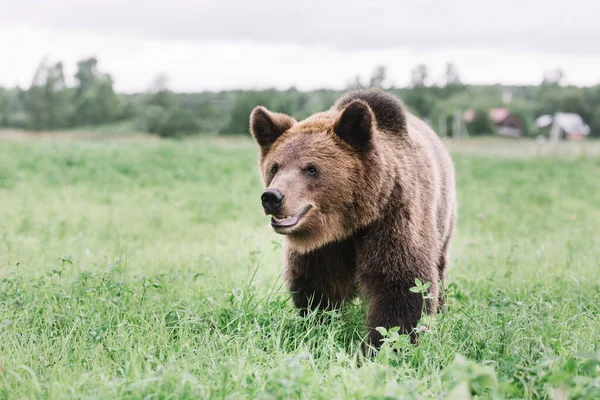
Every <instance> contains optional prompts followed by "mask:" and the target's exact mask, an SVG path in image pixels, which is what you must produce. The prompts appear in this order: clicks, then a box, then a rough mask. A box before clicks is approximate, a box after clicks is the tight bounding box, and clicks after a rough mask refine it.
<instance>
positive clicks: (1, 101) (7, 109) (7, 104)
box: [0, 87, 12, 127]
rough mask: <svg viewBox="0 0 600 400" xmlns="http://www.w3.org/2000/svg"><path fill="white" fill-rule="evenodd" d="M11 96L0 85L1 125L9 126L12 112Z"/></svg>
mask: <svg viewBox="0 0 600 400" xmlns="http://www.w3.org/2000/svg"><path fill="white" fill-rule="evenodd" d="M11 103H12V102H11V98H10V94H9V93H8V91H7V90H5V89H4V88H2V87H0V126H4V127H6V126H8V125H9V120H10V113H11Z"/></svg>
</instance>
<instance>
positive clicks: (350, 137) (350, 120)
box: [333, 100, 373, 151]
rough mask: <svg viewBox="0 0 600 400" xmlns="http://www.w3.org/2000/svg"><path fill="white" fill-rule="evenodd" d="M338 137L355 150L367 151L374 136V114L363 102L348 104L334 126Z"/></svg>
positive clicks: (357, 101) (356, 101)
mask: <svg viewBox="0 0 600 400" xmlns="http://www.w3.org/2000/svg"><path fill="white" fill-rule="evenodd" d="M333 131H334V132H335V134H336V135H338V136H339V137H340V138H342V139H343V140H344V141H346V142H347V143H348V144H350V145H352V146H353V147H354V148H356V149H358V150H361V151H364V150H367V149H368V147H369V144H370V142H371V137H372V136H373V112H372V111H371V107H369V105H368V104H367V103H365V102H364V101H362V100H354V101H352V102H351V103H350V104H348V105H347V106H346V107H345V108H344V110H343V111H342V113H341V115H340V116H339V117H338V119H337V121H335V124H334V125H333Z"/></svg>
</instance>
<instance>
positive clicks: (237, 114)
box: [220, 92, 277, 134]
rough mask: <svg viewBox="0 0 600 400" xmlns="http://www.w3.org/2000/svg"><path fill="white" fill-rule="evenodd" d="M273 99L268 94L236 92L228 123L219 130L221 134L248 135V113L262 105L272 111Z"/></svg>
mask: <svg viewBox="0 0 600 400" xmlns="http://www.w3.org/2000/svg"><path fill="white" fill-rule="evenodd" d="M273 102H274V99H273V98H272V97H271V96H269V93H268V92H238V93H237V95H236V99H235V104H234V105H233V108H232V110H231V113H230V118H229V122H228V123H227V124H226V125H224V126H223V127H222V128H221V130H220V131H221V133H226V134H235V133H250V122H249V121H250V113H251V112H252V110H253V109H254V107H256V106H258V105H262V106H264V107H267V108H269V109H270V110H272V111H277V110H275V109H274V107H272V104H273Z"/></svg>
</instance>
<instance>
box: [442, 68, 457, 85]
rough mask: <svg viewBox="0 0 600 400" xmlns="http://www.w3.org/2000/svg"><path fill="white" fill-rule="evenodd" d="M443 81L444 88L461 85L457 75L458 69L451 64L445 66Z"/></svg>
mask: <svg viewBox="0 0 600 400" xmlns="http://www.w3.org/2000/svg"><path fill="white" fill-rule="evenodd" d="M444 81H445V83H446V86H450V85H460V84H461V80H460V76H459V74H458V68H457V67H456V65H454V64H453V63H447V64H446V70H445V73H444Z"/></svg>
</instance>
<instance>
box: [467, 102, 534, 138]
mask: <svg viewBox="0 0 600 400" xmlns="http://www.w3.org/2000/svg"><path fill="white" fill-rule="evenodd" d="M488 115H489V117H490V120H491V121H492V122H493V124H494V125H495V126H496V129H497V130H498V134H499V135H501V136H505V137H511V138H518V137H521V136H523V121H522V120H521V119H520V118H519V117H517V116H516V115H514V114H512V113H511V112H510V110H509V109H508V108H505V107H499V108H492V109H491V110H489V112H488ZM463 118H464V120H465V122H466V123H469V122H471V121H473V120H474V119H475V110H473V109H469V110H467V111H465V113H464V114H463Z"/></svg>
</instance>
